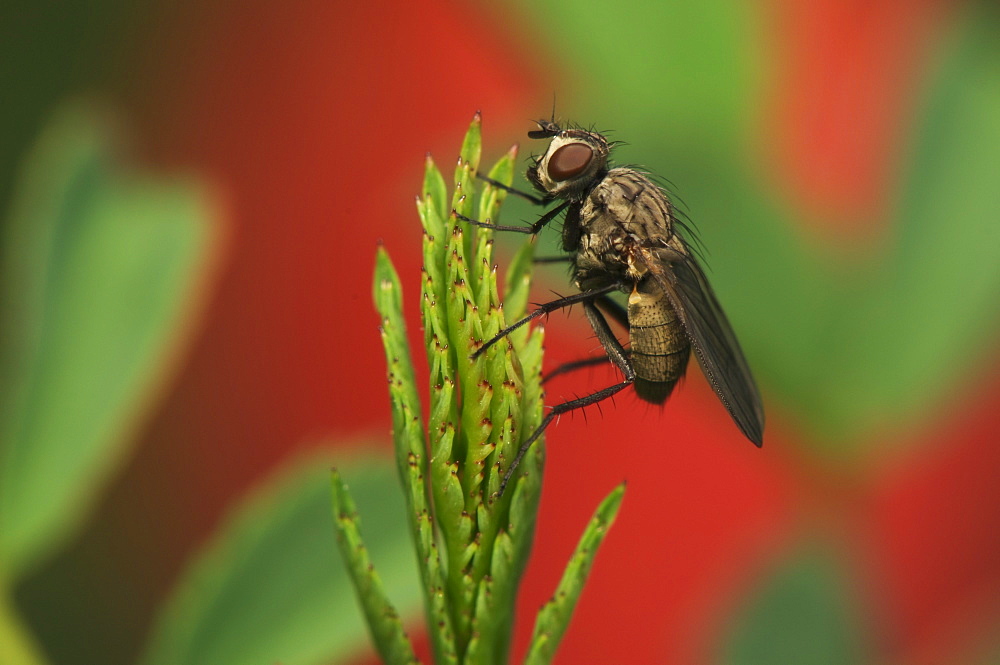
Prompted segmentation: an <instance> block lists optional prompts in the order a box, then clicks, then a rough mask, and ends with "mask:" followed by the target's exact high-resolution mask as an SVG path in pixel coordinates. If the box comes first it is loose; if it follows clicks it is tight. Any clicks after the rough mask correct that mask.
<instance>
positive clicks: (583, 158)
mask: <svg viewBox="0 0 1000 665" xmlns="http://www.w3.org/2000/svg"><path fill="white" fill-rule="evenodd" d="M593 157H594V151H593V150H592V149H591V148H590V146H589V145H587V144H585V143H568V144H566V145H564V146H563V147H561V148H559V149H558V150H556V151H555V152H554V153H552V156H551V157H549V177H550V178H552V179H553V180H555V181H556V182H562V181H563V180H569V179H570V178H572V177H574V176H578V175H580V174H581V173H583V170H584V169H586V168H587V165H588V164H590V160H591V159H592V158H593Z"/></svg>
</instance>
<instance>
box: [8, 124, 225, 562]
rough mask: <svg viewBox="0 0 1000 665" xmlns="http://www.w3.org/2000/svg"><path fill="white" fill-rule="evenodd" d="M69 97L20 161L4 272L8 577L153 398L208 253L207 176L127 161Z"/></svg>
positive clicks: (109, 461) (96, 488)
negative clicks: (199, 179)
mask: <svg viewBox="0 0 1000 665" xmlns="http://www.w3.org/2000/svg"><path fill="white" fill-rule="evenodd" d="M113 138H114V137H113V134H112V132H111V128H110V126H109V125H108V124H106V122H105V121H104V116H103V115H102V114H101V113H100V112H99V111H97V110H96V109H93V108H89V107H83V106H74V107H69V108H67V109H64V110H63V111H62V112H61V113H60V114H59V115H58V116H57V118H56V119H55V121H54V122H53V123H52V125H51V126H50V127H49V128H48V130H47V131H46V132H45V133H44V134H43V136H42V138H41V139H40V141H39V142H38V144H37V146H36V147H35V149H34V150H33V151H32V153H31V154H30V155H29V157H28V160H27V162H26V164H25V165H24V168H23V169H22V172H21V178H20V181H19V183H18V187H17V189H16V193H15V200H14V204H13V208H12V212H11V215H10V217H9V219H8V220H7V223H6V225H5V226H4V231H5V232H6V236H5V237H4V238H3V240H2V242H0V245H2V247H3V248H4V250H5V254H4V256H3V262H2V275H0V284H2V288H3V289H4V290H3V291H2V292H0V320H2V322H3V324H2V328H0V330H2V332H3V335H4V338H3V343H2V346H0V442H2V449H0V561H2V563H3V565H4V566H5V567H6V568H7V572H8V574H9V575H11V576H12V577H16V576H18V575H20V574H23V573H24V571H25V569H26V568H27V567H28V566H29V565H30V564H37V563H38V562H39V561H40V558H41V557H43V556H44V555H46V554H47V553H49V552H50V551H51V550H52V549H53V548H55V547H57V546H58V545H59V544H60V543H62V542H63V541H64V540H65V539H66V538H67V537H69V536H70V535H71V534H72V532H73V531H74V530H75V529H77V528H78V527H79V526H80V525H81V523H82V522H83V520H84V519H85V518H86V516H87V515H88V513H89V510H90V508H91V506H92V505H93V503H94V501H95V499H96V498H97V496H98V495H99V493H100V491H101V489H102V486H103V485H104V483H105V481H106V479H107V477H108V476H109V475H110V474H111V473H113V471H114V470H115V468H116V467H117V466H118V465H119V463H120V462H121V461H122V460H123V458H124V457H125V453H126V444H127V443H128V441H129V439H130V435H131V434H132V430H133V429H134V427H135V426H136V425H137V423H138V420H139V418H140V417H141V416H142V414H143V412H144V411H145V409H146V408H147V407H148V406H149V404H150V403H151V402H152V401H153V399H155V397H156V392H157V389H158V388H160V387H161V386H162V384H163V382H164V380H165V379H166V378H167V376H168V372H169V370H170V369H171V367H172V365H171V362H170V361H171V360H172V359H173V357H175V355H176V353H177V352H178V351H179V347H180V343H181V342H182V341H183V339H184V338H185V335H184V334H183V333H184V332H186V330H187V328H188V326H187V325H185V324H188V323H190V322H191V320H192V318H193V317H192V315H193V314H194V312H195V311H196V309H197V305H198V304H199V301H200V299H199V298H193V297H192V296H193V295H194V294H196V287H197V286H199V282H200V280H202V279H203V278H204V273H205V270H206V268H207V266H208V264H209V258H210V257H211V256H212V252H211V251H210V250H211V248H212V246H213V240H214V235H215V234H216V227H215V226H214V225H212V224H210V223H209V221H210V217H211V215H210V205H209V199H208V196H207V195H206V191H205V190H204V188H202V187H200V186H199V185H198V184H197V183H195V182H193V181H191V180H190V179H176V178H175V179H165V178H160V177H157V178H154V177H151V176H149V175H147V174H140V173H137V172H135V171H134V170H129V169H127V168H125V167H124V166H122V164H121V162H120V160H119V158H118V155H117V153H116V150H115V141H114V140H113Z"/></svg>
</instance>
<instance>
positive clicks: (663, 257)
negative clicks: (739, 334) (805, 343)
mask: <svg viewBox="0 0 1000 665" xmlns="http://www.w3.org/2000/svg"><path fill="white" fill-rule="evenodd" d="M639 255H640V256H641V260H642V261H643V262H644V263H645V264H646V267H647V268H648V269H649V273H650V275H651V276H652V277H653V279H655V280H656V282H657V284H658V285H659V286H660V287H661V288H662V289H663V291H664V292H665V293H666V294H667V297H668V298H670V302H671V303H672V304H673V306H674V309H675V310H676V311H677V315H678V316H679V317H680V319H681V323H683V324H684V328H685V330H686V331H687V334H688V337H690V338H691V345H692V346H693V347H694V352H695V356H696V357H697V358H698V364H699V365H701V369H702V371H703V372H704V373H705V376H706V378H708V381H709V383H710V384H711V385H712V389H713V390H715V394H716V395H718V396H719V399H720V400H722V403H723V404H724V405H725V407H726V409H727V410H728V411H729V413H730V415H732V417H733V420H735V421H736V425H737V426H738V427H739V428H740V430H741V431H742V432H743V433H744V434H745V435H746V437H747V438H748V439H750V440H751V441H753V442H754V444H756V445H757V446H760V445H762V443H763V441H764V407H763V405H762V403H761V399H760V391H759V390H758V389H757V384H756V383H754V380H753V376H752V375H751V374H750V367H749V366H748V365H747V361H746V358H745V357H744V356H743V350H742V349H740V343H739V342H738V341H737V340H736V334H735V333H733V328H732V326H730V325H729V320H728V319H727V318H726V315H725V313H724V312H723V311H722V306H721V305H719V301H718V299H717V298H716V297H715V293H714V292H713V291H712V287H711V286H710V285H709V283H708V279H707V278H706V277H705V273H704V271H702V269H701V266H699V265H698V263H697V261H696V260H695V258H694V257H693V256H691V255H690V254H688V253H686V252H682V251H678V250H677V249H674V248H662V249H645V250H643V251H642V252H640V253H639Z"/></svg>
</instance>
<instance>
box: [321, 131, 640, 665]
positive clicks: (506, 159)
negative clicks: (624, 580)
mask: <svg viewBox="0 0 1000 665" xmlns="http://www.w3.org/2000/svg"><path fill="white" fill-rule="evenodd" d="M481 146H482V138H481V123H480V116H479V114H478V113H477V114H476V116H475V117H474V118H473V121H472V124H471V126H470V127H469V131H468V133H467V134H466V137H465V140H464V141H463V144H462V148H461V151H460V153H459V159H458V162H457V165H456V167H455V172H454V179H453V183H454V185H453V190H452V193H451V195H450V196H449V194H448V191H447V186H446V184H445V180H444V177H443V176H442V175H441V173H440V171H439V170H438V169H437V167H436V166H435V164H434V162H433V160H432V159H431V158H430V157H429V156H428V158H427V162H426V170H425V175H424V184H423V189H422V193H421V195H420V196H419V197H418V199H417V212H418V214H419V217H420V221H421V223H422V225H423V228H424V239H423V254H424V266H423V269H422V271H421V282H420V291H421V293H420V295H421V316H422V323H423V333H424V334H423V341H424V344H425V347H426V349H427V361H428V362H427V364H428V368H429V384H430V385H429V398H430V404H429V408H428V411H427V413H428V416H427V426H426V429H425V428H424V426H423V422H422V421H423V419H422V416H421V414H422V413H423V410H422V408H421V403H420V398H419V390H418V384H417V382H416V380H415V377H414V372H413V364H412V362H411V359H410V352H409V347H408V345H407V337H406V330H405V325H404V319H403V311H402V292H401V288H400V280H399V277H398V276H397V274H396V272H395V269H394V268H393V266H392V262H391V260H390V259H389V256H388V253H387V252H386V251H385V249H384V248H382V247H380V248H379V250H378V256H377V260H376V268H375V284H374V298H375V304H376V309H377V310H378V312H379V315H380V316H381V317H382V326H381V333H382V341H383V346H384V348H385V353H386V360H387V364H388V373H387V376H388V383H389V395H390V401H391V404H392V414H393V434H394V441H395V451H396V462H397V468H398V471H399V475H400V479H401V482H402V483H403V486H404V488H405V490H406V491H405V494H406V498H407V510H408V515H409V524H410V531H411V533H412V536H413V540H414V543H415V547H416V552H417V561H418V566H419V568H420V578H421V583H422V585H423V590H424V605H425V610H426V625H427V631H428V634H429V636H430V642H431V646H432V649H433V652H434V660H435V663H438V664H439V665H442V664H451V663H455V664H458V663H462V664H463V665H477V664H482V665H501V664H503V663H506V662H507V661H508V658H509V645H510V643H511V640H512V631H513V626H514V608H515V604H516V603H515V601H516V597H517V588H518V585H519V583H520V580H521V577H522V575H523V574H524V569H525V567H526V566H527V562H528V555H529V553H530V551H531V544H532V539H533V537H534V530H535V521H536V517H537V513H538V504H539V498H540V495H541V480H542V468H543V465H544V459H545V443H544V437H539V439H538V440H537V441H536V442H535V443H534V445H533V446H532V448H531V449H530V450H529V452H528V453H527V454H526V455H525V457H524V459H523V460H522V461H521V464H520V466H519V467H518V468H517V470H516V473H515V474H514V475H513V476H512V478H511V480H510V482H509V483H508V485H507V487H506V489H505V491H504V493H503V495H502V496H501V495H499V488H500V482H501V480H502V479H503V477H504V475H505V473H506V471H507V469H508V468H509V466H510V463H511V460H513V459H514V457H515V455H516V454H517V451H518V448H519V447H520V442H521V441H523V440H524V439H525V438H527V437H528V436H529V435H531V434H532V433H533V432H534V431H535V429H536V428H537V427H538V425H539V423H541V421H542V416H543V411H542V409H543V402H542V399H543V392H542V387H541V370H542V355H543V353H542V352H543V349H542V341H543V336H542V329H541V328H530V327H529V326H524V327H523V328H521V329H519V330H518V331H516V332H515V333H513V334H511V335H509V336H507V337H506V338H504V339H503V340H501V341H500V342H498V343H497V344H494V345H493V346H491V347H490V348H489V349H488V350H487V351H486V352H485V353H483V354H482V355H481V356H480V357H478V358H477V359H476V360H472V359H471V357H470V356H471V355H472V353H473V352H475V351H476V350H477V349H478V348H480V347H481V346H482V344H483V342H484V341H485V340H488V339H490V338H492V337H493V336H494V335H496V333H497V332H499V331H500V330H501V329H502V328H503V327H505V325H506V323H508V322H512V321H514V320H517V319H518V318H520V317H521V316H522V315H523V314H524V311H525V306H526V304H527V301H528V290H529V287H530V284H531V266H532V256H533V250H534V243H533V242H527V243H525V244H524V245H523V246H522V248H521V250H520V251H519V252H518V254H517V256H516V257H515V259H514V261H513V262H512V264H511V267H510V269H509V270H508V271H507V276H506V280H505V282H504V293H505V303H504V304H502V303H501V300H500V290H499V287H498V284H497V269H496V266H495V265H494V263H493V231H492V229H488V228H482V227H476V226H472V225H469V224H467V223H465V222H462V221H459V220H458V218H457V217H456V216H455V215H453V214H452V211H455V212H457V213H459V214H461V215H465V216H468V217H471V218H473V219H478V220H489V221H493V222H496V221H497V220H498V218H499V214H500V207H501V204H502V202H503V199H504V197H505V196H506V192H505V191H504V190H501V189H499V188H496V187H493V186H491V185H488V184H486V185H482V186H481V184H482V181H480V180H478V179H477V178H476V174H477V173H478V172H479V161H480V155H481ZM516 157H517V153H516V150H515V149H513V148H512V149H511V150H510V151H508V152H507V154H505V155H504V156H503V157H501V158H500V160H499V161H498V162H497V163H496V164H495V165H494V166H493V168H492V169H490V170H489V172H488V174H489V177H490V178H491V179H493V180H495V181H497V182H501V183H504V184H507V185H510V183H511V182H512V180H513V177H514V170H515V166H516ZM333 496H334V512H335V515H336V516H337V520H338V533H339V535H340V540H341V550H342V553H343V555H344V557H345V559H346V560H347V561H348V568H349V570H350V571H351V574H352V576H353V577H354V584H355V588H356V589H357V590H358V595H359V600H360V602H361V605H362V608H363V610H364V612H365V615H366V618H367V619H368V621H369V623H370V624H371V633H372V636H373V639H374V640H375V641H376V642H377V643H378V642H384V644H376V647H377V648H378V649H379V651H380V653H381V654H382V657H383V658H384V659H385V660H386V662H387V663H391V664H393V665H395V664H396V663H398V664H399V665H402V664H403V663H410V662H413V661H412V649H407V648H403V646H402V644H401V640H402V641H405V639H406V638H405V636H403V634H402V628H401V627H400V623H399V618H398V617H397V616H396V613H395V610H394V609H393V607H392V605H391V603H389V600H388V598H387V597H386V596H385V593H384V591H383V590H382V589H381V584H380V583H378V580H377V576H375V573H374V571H373V570H372V569H371V566H370V565H369V564H368V562H367V555H366V554H365V551H364V548H363V545H362V544H361V540H360V531H359V530H358V528H357V518H356V516H355V515H354V511H353V505H352V504H351V501H350V496H349V494H348V492H347V488H346V487H345V486H344V485H343V484H342V483H341V482H340V479H339V477H335V482H334V493H333ZM613 496H614V497H616V498H614V500H613V501H612V500H611V497H609V499H608V500H606V502H605V503H606V504H608V503H609V502H610V503H611V504H613V506H611V507H610V508H609V507H608V506H604V507H602V510H601V511H599V512H600V514H601V516H602V517H601V521H600V526H599V527H595V526H594V525H591V528H590V529H588V532H587V534H585V536H584V538H585V539H586V542H587V543H588V546H589V548H590V549H589V553H588V554H587V555H586V556H584V557H583V558H582V559H581V558H580V557H579V556H575V557H574V559H573V561H571V569H572V571H573V572H572V573H570V572H567V575H569V576H570V577H571V578H572V579H573V580H574V582H573V584H574V585H576V586H572V593H570V594H563V595H565V596H566V597H567V600H566V602H563V603H561V604H560V605H559V611H558V612H554V613H553V612H550V613H549V614H550V616H548V617H547V618H546V621H545V623H544V626H545V629H546V630H547V631H548V632H549V634H552V635H560V636H561V635H562V632H564V631H565V626H566V624H567V623H568V621H569V616H570V614H571V613H572V607H573V605H574V603H575V599H576V597H577V596H578V595H579V585H582V581H583V577H585V574H586V571H587V570H588V569H589V566H590V562H591V561H592V560H593V552H594V550H595V549H596V546H597V544H599V542H600V540H601V539H602V538H603V534H604V530H605V527H606V526H607V525H608V524H609V523H610V520H611V519H613V517H614V512H615V511H616V510H617V506H618V503H619V502H620V500H621V491H620V489H619V490H616V491H615V492H614V493H613ZM602 511H603V512H602ZM557 641H558V639H556V640H554V641H551V645H552V648H551V649H548V650H545V653H550V652H551V651H553V650H554V646H555V643H556V642H557Z"/></svg>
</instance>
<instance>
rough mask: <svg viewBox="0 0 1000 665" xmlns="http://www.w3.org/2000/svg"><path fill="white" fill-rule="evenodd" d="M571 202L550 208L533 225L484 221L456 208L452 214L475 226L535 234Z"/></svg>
mask: <svg viewBox="0 0 1000 665" xmlns="http://www.w3.org/2000/svg"><path fill="white" fill-rule="evenodd" d="M569 203H570V202H569V201H565V202H564V203H560V204H559V205H557V206H556V207H555V208H553V209H552V210H549V211H548V212H547V213H545V214H544V215H542V216H541V217H539V218H538V221H536V222H535V223H534V224H532V225H531V226H504V225H502V224H494V223H493V222H491V221H489V220H486V221H484V222H483V221H480V220H478V219H472V218H471V217H466V216H465V215H462V214H459V213H458V212H457V211H455V210H452V211H451V214H453V215H454V216H455V218H456V219H460V220H462V221H463V222H468V223H469V224H472V225H474V226H481V227H483V228H486V229H493V230H494V231H513V232H514V233H529V234H531V235H535V234H536V233H538V232H539V231H541V230H542V227H543V226H545V225H546V224H548V223H549V222H551V221H552V220H553V219H555V218H556V215H558V214H559V213H561V212H562V211H563V210H565V209H566V206H568V205H569Z"/></svg>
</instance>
